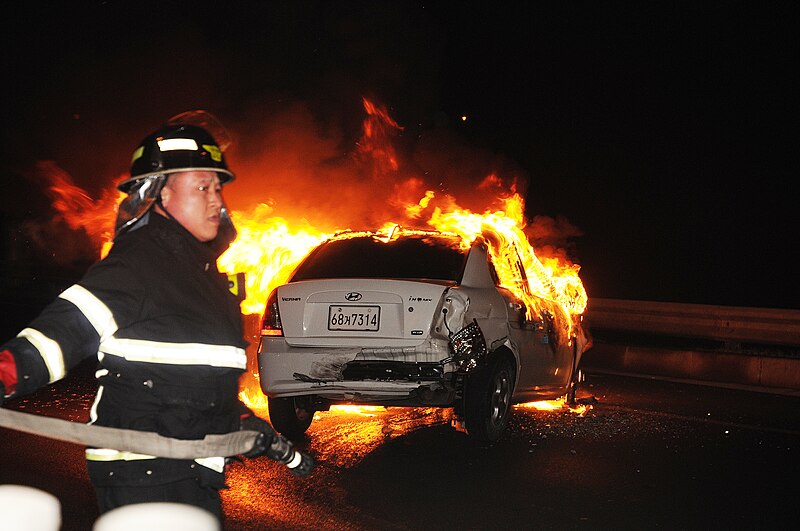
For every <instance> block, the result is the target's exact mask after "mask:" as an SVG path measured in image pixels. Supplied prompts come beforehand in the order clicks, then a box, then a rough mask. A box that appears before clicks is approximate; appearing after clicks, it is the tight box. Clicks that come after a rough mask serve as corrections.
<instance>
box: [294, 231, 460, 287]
mask: <svg viewBox="0 0 800 531" xmlns="http://www.w3.org/2000/svg"><path fill="white" fill-rule="evenodd" d="M456 244H457V242H456V241H455V240H453V239H449V238H439V237H435V238H434V237H430V236H405V237H401V238H398V239H396V240H392V241H390V242H388V243H387V242H383V241H380V240H376V239H373V238H371V237H359V238H351V239H346V240H334V241H330V242H327V243H323V244H322V245H320V246H319V247H317V249H316V250H314V251H313V252H312V253H311V254H310V255H309V256H308V257H307V258H306V259H305V260H304V261H303V262H302V263H301V264H300V266H299V267H298V268H297V270H295V273H294V275H293V276H292V281H297V280H311V279H322V278H399V279H431V280H445V281H452V282H460V280H461V275H462V274H463V272H464V265H465V263H466V260H467V252H466V251H463V250H460V249H458V248H457V247H456Z"/></svg>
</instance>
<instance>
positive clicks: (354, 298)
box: [344, 291, 361, 302]
mask: <svg viewBox="0 0 800 531" xmlns="http://www.w3.org/2000/svg"><path fill="white" fill-rule="evenodd" d="M344 298H345V299H347V300H349V301H350V302H353V301H360V300H361V294H360V293H359V292H357V291H351V292H350V293H348V294H347V295H345V296H344Z"/></svg>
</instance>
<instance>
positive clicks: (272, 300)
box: [261, 288, 283, 336]
mask: <svg viewBox="0 0 800 531" xmlns="http://www.w3.org/2000/svg"><path fill="white" fill-rule="evenodd" d="M261 335H264V336H282V335H283V325H282V324H281V312H280V310H279V309H278V289H277V288H275V289H274V290H272V293H270V294H269V297H268V298H267V306H266V308H264V319H263V320H262V321H261Z"/></svg>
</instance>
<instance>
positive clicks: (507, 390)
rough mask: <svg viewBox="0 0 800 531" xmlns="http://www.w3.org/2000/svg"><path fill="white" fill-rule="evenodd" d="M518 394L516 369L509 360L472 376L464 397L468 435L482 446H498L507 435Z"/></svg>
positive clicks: (495, 362) (497, 361) (503, 359)
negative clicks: (509, 419) (515, 395)
mask: <svg viewBox="0 0 800 531" xmlns="http://www.w3.org/2000/svg"><path fill="white" fill-rule="evenodd" d="M513 393H514V366H513V365H512V364H511V361H510V360H509V359H508V358H507V357H505V356H499V357H496V358H495V359H494V360H492V361H491V362H490V363H489V365H488V366H487V367H485V368H483V369H481V370H479V371H478V372H477V373H475V374H473V375H471V376H470V378H469V380H468V381H467V386H466V389H465V394H464V421H465V425H466V429H467V433H468V434H469V435H470V437H472V438H473V439H475V440H476V441H478V442H483V443H491V442H495V441H496V440H497V439H499V438H500V436H501V435H502V434H503V431H505V428H506V424H507V423H508V417H509V413H510V411H511V397H512V395H513Z"/></svg>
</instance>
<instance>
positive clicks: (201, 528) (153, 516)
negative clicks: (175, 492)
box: [92, 502, 221, 531]
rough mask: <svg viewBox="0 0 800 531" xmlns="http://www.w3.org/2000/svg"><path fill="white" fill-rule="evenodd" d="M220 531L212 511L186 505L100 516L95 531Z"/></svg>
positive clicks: (145, 506) (129, 508) (146, 506)
mask: <svg viewBox="0 0 800 531" xmlns="http://www.w3.org/2000/svg"><path fill="white" fill-rule="evenodd" d="M143 529H147V530H153V531H161V530H169V531H220V529H221V527H220V523H219V520H217V518H216V517H215V516H214V515H213V514H211V513H210V512H208V511H205V510H203V509H201V508H199V507H195V506H193V505H186V504H183V503H167V502H153V503H137V504H133V505H125V506H122V507H117V508H116V509H112V510H111V511H108V512H107V513H105V514H103V515H101V516H100V518H98V519H97V521H96V522H95V523H94V526H92V531H142V530H143Z"/></svg>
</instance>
